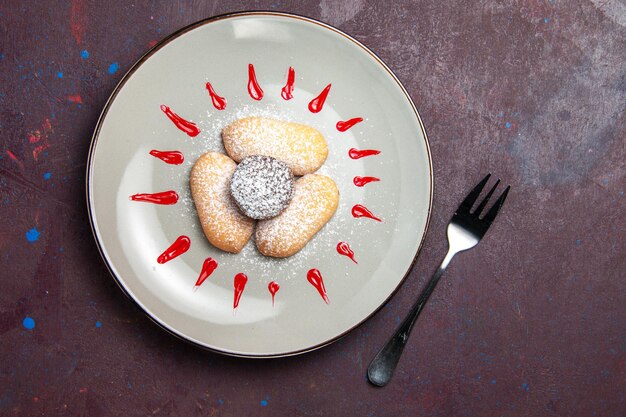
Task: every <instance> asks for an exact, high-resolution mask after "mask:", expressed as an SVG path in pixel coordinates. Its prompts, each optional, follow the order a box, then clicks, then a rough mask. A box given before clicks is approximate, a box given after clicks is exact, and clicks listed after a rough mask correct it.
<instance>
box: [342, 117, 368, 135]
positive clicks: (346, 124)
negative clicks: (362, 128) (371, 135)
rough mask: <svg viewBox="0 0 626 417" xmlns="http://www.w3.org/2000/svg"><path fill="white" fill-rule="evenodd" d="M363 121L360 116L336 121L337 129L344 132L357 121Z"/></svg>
mask: <svg viewBox="0 0 626 417" xmlns="http://www.w3.org/2000/svg"><path fill="white" fill-rule="evenodd" d="M362 121H363V118H362V117H355V118H354V119H350V120H346V121H345V122H341V121H340V122H337V130H338V131H340V132H345V131H346V130H348V129H350V128H351V127H352V126H354V125H355V124H357V123H361V122H362Z"/></svg>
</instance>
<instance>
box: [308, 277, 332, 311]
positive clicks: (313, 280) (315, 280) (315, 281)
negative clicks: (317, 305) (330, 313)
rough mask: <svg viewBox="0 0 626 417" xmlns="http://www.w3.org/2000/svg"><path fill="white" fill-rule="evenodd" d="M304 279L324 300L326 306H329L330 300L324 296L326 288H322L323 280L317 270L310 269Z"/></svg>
mask: <svg viewBox="0 0 626 417" xmlns="http://www.w3.org/2000/svg"><path fill="white" fill-rule="evenodd" d="M306 279H307V280H308V281H309V283H310V284H311V285H312V286H314V287H315V289H316V290H317V292H318V293H320V296H321V297H322V299H323V300H324V302H325V303H326V304H330V300H329V299H328V295H327V294H326V288H325V287H324V280H323V279H322V274H320V271H318V270H317V269H311V270H310V271H309V272H308V273H307V274H306Z"/></svg>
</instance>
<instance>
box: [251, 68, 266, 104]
mask: <svg viewBox="0 0 626 417" xmlns="http://www.w3.org/2000/svg"><path fill="white" fill-rule="evenodd" d="M248 94H250V97H252V98H253V99H255V100H261V99H262V98H263V90H262V89H261V86H260V85H259V82H258V81H257V80H256V73H255V72H254V65H252V64H248Z"/></svg>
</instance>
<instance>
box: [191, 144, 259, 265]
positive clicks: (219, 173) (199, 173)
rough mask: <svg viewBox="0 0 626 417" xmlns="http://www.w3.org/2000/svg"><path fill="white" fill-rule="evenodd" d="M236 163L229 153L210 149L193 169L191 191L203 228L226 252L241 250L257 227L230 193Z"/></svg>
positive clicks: (209, 237) (213, 241) (210, 238)
mask: <svg viewBox="0 0 626 417" xmlns="http://www.w3.org/2000/svg"><path fill="white" fill-rule="evenodd" d="M236 167H237V164H236V163H235V161H233V160H232V159H230V158H229V157H228V156H226V155H224V154H221V153H217V152H208V153H205V154H204V155H202V156H201V157H200V158H198V160H197V161H196V163H195V164H194V166H193V168H192V169H191V177H190V181H189V182H190V185H191V195H192V197H193V201H194V203H195V205H196V210H197V212H198V217H199V218H200V224H201V225H202V230H203V231H204V234H205V235H206V237H207V239H208V240H209V242H210V243H211V244H212V245H213V246H215V247H217V248H219V249H222V250H224V251H226V252H232V253H239V252H240V251H241V249H243V247H244V246H245V245H246V243H247V242H248V240H249V239H250V236H252V231H253V229H254V220H252V219H250V218H248V217H246V216H244V215H243V214H242V213H241V212H240V211H239V210H238V209H237V206H236V205H235V203H234V202H233V201H232V199H231V197H230V191H229V183H230V177H231V176H232V175H233V172H234V171H235V168H236Z"/></svg>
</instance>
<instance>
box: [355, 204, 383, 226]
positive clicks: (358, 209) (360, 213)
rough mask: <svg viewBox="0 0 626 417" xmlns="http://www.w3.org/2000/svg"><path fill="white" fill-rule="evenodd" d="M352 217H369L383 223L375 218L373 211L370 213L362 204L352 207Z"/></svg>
mask: <svg viewBox="0 0 626 417" xmlns="http://www.w3.org/2000/svg"><path fill="white" fill-rule="evenodd" d="M352 215H353V216H354V217H367V218H369V219H372V220H376V221H377V222H382V220H381V219H379V218H378V217H376V216H374V215H373V214H372V212H371V211H369V210H368V209H367V208H366V207H365V206H362V205H360V204H357V205H355V206H354V207H352Z"/></svg>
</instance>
